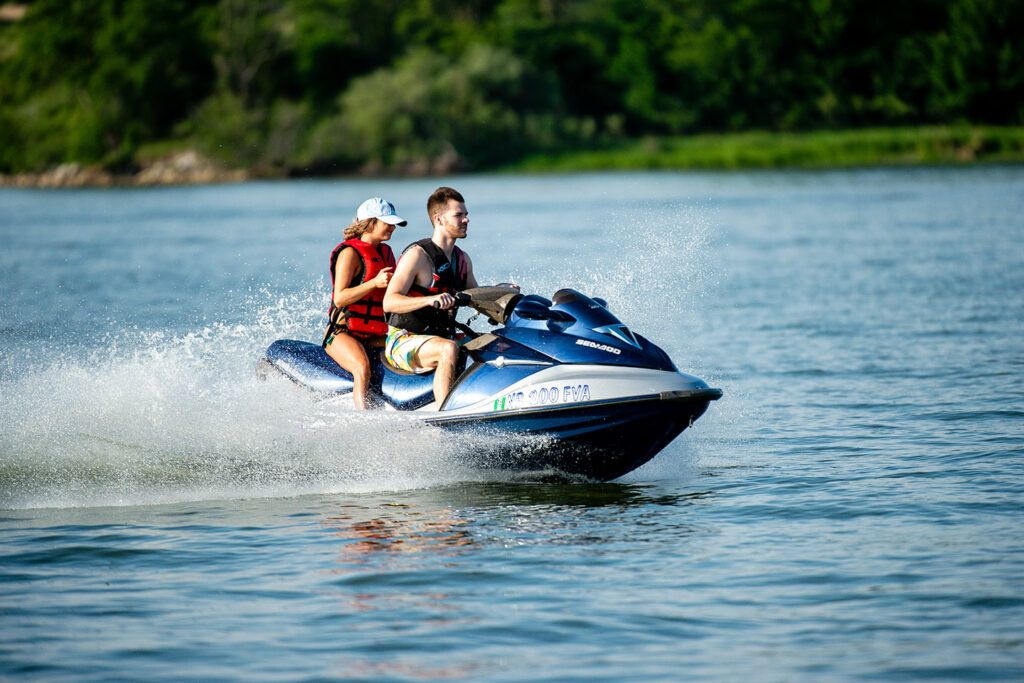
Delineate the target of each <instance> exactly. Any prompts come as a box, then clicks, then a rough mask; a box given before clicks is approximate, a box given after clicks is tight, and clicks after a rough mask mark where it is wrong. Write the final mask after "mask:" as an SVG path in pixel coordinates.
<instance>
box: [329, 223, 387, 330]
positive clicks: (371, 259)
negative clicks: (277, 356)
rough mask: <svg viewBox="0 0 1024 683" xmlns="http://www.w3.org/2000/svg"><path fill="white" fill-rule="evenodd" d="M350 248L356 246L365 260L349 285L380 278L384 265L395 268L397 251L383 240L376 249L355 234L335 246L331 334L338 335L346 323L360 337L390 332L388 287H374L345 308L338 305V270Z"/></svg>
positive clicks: (332, 277)
mask: <svg viewBox="0 0 1024 683" xmlns="http://www.w3.org/2000/svg"><path fill="white" fill-rule="evenodd" d="M348 247H351V248H352V249H355V250H356V253H358V254H359V258H360V259H362V262H363V267H362V271H361V273H357V274H356V276H355V277H354V278H353V279H352V282H351V283H349V287H355V286H357V285H361V284H362V283H364V282H369V281H370V280H372V279H373V278H375V277H377V273H379V272H380V271H381V270H382V269H384V268H394V267H395V254H394V252H392V251H391V247H389V246H388V245H386V244H383V243H382V244H381V245H380V248H379V251H378V250H377V249H374V248H373V245H371V244H369V243H367V242H364V241H363V240H361V239H359V238H358V237H353V238H352V239H348V240H345V241H344V242H342V243H341V244H339V245H338V246H336V247H335V248H334V251H332V252H331V311H330V320H331V324H330V326H329V329H328V336H330V335H332V334H334V333H335V331H336V330H337V328H339V327H341V326H343V325H344V326H345V327H347V328H348V331H349V332H351V333H352V334H353V335H354V336H357V337H373V336H376V335H381V334H387V333H388V326H387V323H385V322H384V288H382V287H377V288H374V289H372V290H370V293H369V294H367V295H366V296H364V297H363V298H362V299H360V300H359V301H355V302H353V303H350V304H349V305H348V306H344V307H342V308H341V309H338V307H337V306H335V305H334V271H335V268H336V266H337V265H338V257H339V256H341V252H342V251H343V250H344V249H346V248H348Z"/></svg>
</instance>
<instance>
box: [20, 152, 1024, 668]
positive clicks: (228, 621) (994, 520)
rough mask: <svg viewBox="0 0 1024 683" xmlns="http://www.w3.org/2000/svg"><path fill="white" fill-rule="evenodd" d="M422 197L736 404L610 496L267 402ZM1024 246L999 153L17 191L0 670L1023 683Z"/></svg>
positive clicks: (328, 408) (274, 399)
mask: <svg viewBox="0 0 1024 683" xmlns="http://www.w3.org/2000/svg"><path fill="white" fill-rule="evenodd" d="M441 182H444V183H446V184H452V185H454V186H456V187H458V188H459V189H460V190H461V191H462V192H463V193H464V194H465V195H466V198H467V203H468V205H469V209H470V214H471V218H472V223H471V225H470V237H469V239H468V240H467V241H466V244H465V246H466V248H467V249H468V250H469V251H470V253H471V254H472V255H473V259H474V266H475V270H476V271H477V273H478V276H479V278H480V280H481V281H485V282H487V281H489V282H494V281H501V280H510V279H511V280H515V281H517V282H519V283H520V284H521V285H522V286H523V289H524V290H527V291H530V292H536V293H539V294H544V295H550V294H551V293H552V292H553V291H555V290H556V289H558V288H560V287H562V286H572V287H575V288H577V289H580V290H582V291H584V292H587V293H589V294H592V295H595V296H601V297H604V298H606V299H607V300H608V301H609V304H610V306H611V308H612V309H613V311H615V312H616V313H617V314H618V315H619V317H620V318H621V319H622V320H623V321H624V322H626V323H627V324H628V325H630V326H631V327H632V328H634V329H636V330H638V331H640V332H641V333H643V334H645V335H646V336H648V337H650V338H652V339H653V340H655V341H656V342H658V343H659V344H660V345H661V346H663V348H665V349H666V350H667V351H668V352H669V354H670V355H671V356H672V357H673V358H674V359H675V361H676V364H677V365H678V366H679V367H680V369H682V370H684V371H686V372H690V373H692V374H696V375H699V376H701V377H703V378H705V379H706V380H707V381H708V383H709V384H711V385H712V386H717V387H720V388H722V389H723V390H724V392H725V397H724V398H723V399H722V400H721V401H718V402H717V403H714V404H712V406H711V408H710V409H709V411H708V413H707V414H706V415H705V416H704V417H703V418H701V420H700V421H699V422H698V423H697V424H696V425H695V427H694V428H693V429H692V430H687V431H686V432H684V434H683V435H682V436H681V437H680V438H679V439H677V440H676V441H675V442H673V443H672V444H671V445H670V446H669V447H668V448H667V449H666V450H665V451H663V452H662V453H661V454H660V455H658V456H657V457H656V458H655V459H654V460H652V461H651V462H650V463H649V464H647V465H645V466H644V467H642V468H640V469H639V470H637V471H635V472H633V473H631V474H629V475H627V476H626V477H624V478H622V479H620V480H618V481H615V482H612V483H607V484H600V483H588V482H570V481H565V480H559V479H557V478H544V477H540V478H538V477H527V478H517V477H513V476H510V475H508V474H500V473H495V472H486V471H477V470H474V469H472V468H471V467H468V466H467V465H466V464H465V462H466V461H467V459H466V458H464V457H462V456H464V455H466V454H471V453H472V451H473V449H474V447H479V445H480V444H479V443H473V442H472V441H461V442H453V441H451V440H448V439H445V438H444V437H443V436H442V435H439V434H437V433H435V432H433V431H431V430H429V429H427V428H425V427H423V426H422V425H421V424H419V423H418V421H416V420H415V419H412V418H410V417H409V416H406V415H396V414H394V413H390V414H384V413H369V414H357V413H355V412H353V411H352V410H350V408H349V405H348V403H347V402H346V401H319V402H316V401H311V400H310V398H309V397H308V396H307V395H305V394H303V393H302V392H300V391H298V390H296V389H295V388H294V387H293V386H292V385H290V384H289V383H288V382H286V381H283V380H280V381H278V380H275V379H271V380H270V381H266V382H260V381H258V380H257V379H256V377H255V373H254V372H253V364H254V362H255V360H256V358H258V357H259V355H260V353H261V352H262V350H263V349H265V348H266V346H267V344H268V343H269V342H271V341H273V340H274V339H277V338H280V337H293V338H305V339H311V340H317V341H318V340H319V335H320V334H321V331H322V326H323V324H324V319H325V308H326V301H327V298H326V297H327V287H328V285H327V282H328V281H327V272H326V269H327V260H328V254H329V252H330V250H331V248H332V247H333V246H334V244H336V243H337V241H339V239H340V230H341V228H342V227H343V226H344V224H346V223H347V221H348V217H349V216H350V215H351V213H352V212H353V211H354V208H355V207H356V206H357V205H358V204H359V202H361V201H362V200H363V199H365V198H366V197H368V196H373V195H383V196H386V197H387V198H389V199H391V200H392V201H394V202H395V203H396V204H397V205H398V208H399V210H400V212H401V213H402V215H404V216H406V217H407V218H410V219H411V224H410V226H409V227H408V228H405V229H400V230H399V232H397V233H396V235H395V237H394V239H393V246H395V247H396V249H400V248H401V247H402V246H404V245H405V244H406V243H408V242H410V241H412V240H414V239H418V238H420V237H422V236H425V235H426V234H427V228H428V223H427V220H426V215H425V214H426V212H425V208H424V206H423V204H424V202H425V199H426V197H427V195H428V194H429V193H430V191H431V190H433V189H434V187H436V186H437V185H438V184H439V183H441ZM1022 244H1024V168H1021V167H977V168H967V169H926V170H879V171H843V172H828V173H750V174H696V173H688V174H673V173H656V174H593V175H570V176H525V177H514V176H474V177H465V178H445V179H422V180H405V181H400V180H387V181H369V180H338V181H318V182H281V183H251V184H243V185H236V186H211V187H199V188H161V189H118V190H80V191H79V190H76V191H32V190H14V189H0V245H2V247H3V248H2V249H0V290H2V291H3V293H4V296H3V297H2V299H0V430H2V431H0V539H2V543H0V678H7V677H10V678H26V679H38V680H48V681H51V680H101V679H119V680H166V679H168V678H171V679H173V678H181V677H187V678H197V679H207V680H217V679H244V680H249V679H256V678H264V679H272V680H306V679H332V678H334V679H357V680H413V681H415V680H423V679H440V680H473V681H476V680H573V679H577V680H582V679H597V680H679V679H681V678H698V679H717V680H729V681H732V680H738V679H744V678H745V679H755V680H821V679H826V680H827V679H869V680H878V679H905V678H911V679H921V678H939V679H971V680H974V679H983V678H988V679H997V680H1019V679H1021V678H1022V677H1024V635H1022V634H1024V519H1022V513H1024V247H1022V246H1021V245H1022ZM481 438H487V437H484V436H481Z"/></svg>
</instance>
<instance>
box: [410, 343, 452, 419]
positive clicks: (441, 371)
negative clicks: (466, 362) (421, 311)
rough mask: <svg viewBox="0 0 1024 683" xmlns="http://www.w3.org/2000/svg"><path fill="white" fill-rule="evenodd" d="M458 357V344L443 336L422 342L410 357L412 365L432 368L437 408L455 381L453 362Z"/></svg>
mask: <svg viewBox="0 0 1024 683" xmlns="http://www.w3.org/2000/svg"><path fill="white" fill-rule="evenodd" d="M458 358H459V345H458V344H456V343H455V342H453V341H452V340H451V339H445V338H444V337H434V338H433V339H430V340H429V341H426V342H424V343H423V346H421V347H420V348H419V350H418V351H417V352H416V355H415V356H414V357H413V358H412V363H413V366H414V367H421V368H433V369H434V402H435V403H436V404H437V409H438V410H440V409H441V403H442V402H443V401H444V399H445V396H447V395H448V391H449V390H450V389H451V388H452V382H454V381H455V363H456V361H457V360H458Z"/></svg>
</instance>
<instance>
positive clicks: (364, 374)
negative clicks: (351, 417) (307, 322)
mask: <svg viewBox="0 0 1024 683" xmlns="http://www.w3.org/2000/svg"><path fill="white" fill-rule="evenodd" d="M327 355H328V356H330V357H331V358H333V359H334V362H335V363H337V364H338V365H340V366H341V367H343V368H345V369H346V370H348V371H349V372H350V373H351V374H352V401H353V403H355V405H356V410H366V392H367V390H368V388H369V386H370V359H369V358H367V357H366V349H364V348H363V345H362V344H361V343H360V342H359V340H357V339H356V338H355V337H352V336H350V335H347V334H345V333H344V332H341V333H338V334H336V335H334V339H333V340H331V343H330V344H328V345H327Z"/></svg>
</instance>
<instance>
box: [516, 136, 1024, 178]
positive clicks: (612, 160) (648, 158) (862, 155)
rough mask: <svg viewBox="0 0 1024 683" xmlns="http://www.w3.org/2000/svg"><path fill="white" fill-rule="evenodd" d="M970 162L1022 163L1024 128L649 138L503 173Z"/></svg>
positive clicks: (542, 159)
mask: <svg viewBox="0 0 1024 683" xmlns="http://www.w3.org/2000/svg"><path fill="white" fill-rule="evenodd" d="M970 162H1024V127H994V126H962V127H923V128H871V129H863V130H841V131H816V132H807V133H765V132H751V133H732V134H723V135H694V136H689V137H658V138H655V137H649V138H644V139H641V140H629V141H624V142H623V143H622V144H620V145H617V146H609V147H606V148H603V149H597V150H586V151H573V152H564V153H557V154H538V155H534V156H530V157H527V158H526V159H524V160H522V161H521V162H518V163H516V164H512V165H509V166H507V167H505V169H504V170H508V171H583V170H612V169H634V170H635V169H701V168H703V169H742V168H840V167H850V166H901V165H919V164H959V163H970Z"/></svg>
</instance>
